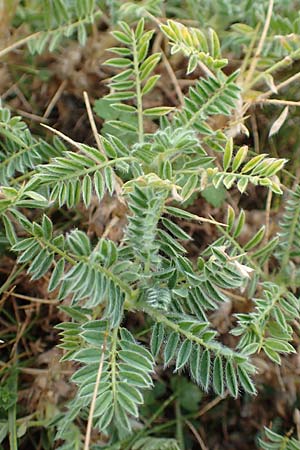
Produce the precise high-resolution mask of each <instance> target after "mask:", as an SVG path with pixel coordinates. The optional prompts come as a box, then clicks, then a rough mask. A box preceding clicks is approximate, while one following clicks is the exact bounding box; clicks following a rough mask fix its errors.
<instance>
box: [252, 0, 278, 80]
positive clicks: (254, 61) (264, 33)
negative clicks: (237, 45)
mask: <svg viewBox="0 0 300 450" xmlns="http://www.w3.org/2000/svg"><path fill="white" fill-rule="evenodd" d="M273 6H274V0H269V7H268V12H267V17H266V21H265V24H264V28H263V31H262V34H261V37H260V40H259V43H258V46H257V49H256V52H255V55H254V57H253V59H252V62H251V65H250V68H249V72H248V74H247V77H246V84H248V83H249V82H250V80H251V79H252V76H253V74H254V72H255V69H256V66H257V63H258V59H259V57H260V54H261V52H262V49H263V46H264V43H265V40H266V37H267V33H268V29H269V26H270V22H271V17H272V12H273Z"/></svg>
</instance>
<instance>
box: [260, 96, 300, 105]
mask: <svg viewBox="0 0 300 450" xmlns="http://www.w3.org/2000/svg"><path fill="white" fill-rule="evenodd" d="M254 103H267V104H269V105H279V106H281V105H288V106H300V102H297V101H293V100H280V99H277V98H271V99H267V98H258V99H257V100H255V102H254Z"/></svg>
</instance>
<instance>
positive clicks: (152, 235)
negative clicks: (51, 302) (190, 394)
mask: <svg viewBox="0 0 300 450" xmlns="http://www.w3.org/2000/svg"><path fill="white" fill-rule="evenodd" d="M59 4H61V2H59ZM77 6H78V5H77ZM88 6H89V8H91V7H92V6H93V5H92V4H91V3H88ZM161 31H162V32H163V33H164V34H165V35H166V36H167V37H168V39H169V41H170V44H171V47H172V52H173V53H177V52H183V53H184V55H185V56H187V57H188V59H189V61H188V64H187V71H188V73H192V72H194V71H195V70H196V68H197V67H198V66H200V68H201V69H202V70H204V72H205V75H206V76H205V77H202V78H200V79H199V80H197V82H196V83H195V85H194V86H192V87H190V89H189V91H188V94H187V95H186V96H185V97H184V102H183V105H182V107H179V108H173V107H169V106H163V105H157V106H155V107H153V106H152V107H151V108H148V107H146V106H145V103H146V102H145V99H146V98H147V96H148V95H149V93H150V92H151V91H152V89H154V88H155V86H156V83H158V81H159V75H158V74H156V73H155V68H156V66H157V64H158V62H159V60H160V57H161V54H160V52H157V53H151V45H150V44H151V39H152V37H153V34H154V31H153V30H150V31H149V30H147V29H145V22H144V19H140V20H139V22H138V24H137V25H136V27H135V28H134V29H133V28H130V27H129V25H128V24H127V23H126V22H121V23H120V25H119V29H118V30H115V31H114V32H113V36H114V37H115V39H116V41H118V43H117V44H116V47H113V48H111V49H110V51H111V52H113V53H114V54H115V55H116V57H113V58H110V59H108V61H107V62H106V65H107V66H108V67H110V68H111V69H112V70H115V71H116V73H114V74H113V75H112V77H111V78H110V80H109V82H108V87H109V90H110V92H109V94H107V96H106V97H105V102H108V104H109V106H110V108H111V109H112V110H116V111H118V112H120V111H121V112H123V113H126V114H129V115H132V117H134V118H135V119H134V120H135V122H134V121H133V122H131V121H128V120H123V117H122V116H120V115H118V116H117V117H115V118H113V119H112V120H108V121H107V125H109V126H110V127H111V130H113V129H116V130H118V132H121V135H117V134H112V133H113V132H112V131H111V132H110V133H106V134H105V136H102V135H98V134H97V135H96V138H97V143H98V146H97V147H96V148H94V147H91V146H89V145H86V144H84V143H80V142H75V141H73V140H72V139H71V138H68V137H66V136H64V135H62V134H61V133H58V134H59V135H60V137H61V138H62V139H64V140H65V141H66V142H67V143H68V144H69V145H70V146H71V147H73V149H72V150H70V149H68V147H67V146H66V145H65V144H63V142H62V140H61V139H59V138H55V139H54V141H53V144H50V143H48V142H46V141H45V140H42V139H37V138H35V137H33V136H32V135H31V133H30V131H29V130H28V128H27V127H26V125H25V124H24V122H22V121H21V119H20V118H18V117H11V115H10V112H9V110H8V109H7V108H4V107H2V108H1V110H0V118H1V123H0V133H1V134H2V135H3V136H4V140H3V143H2V151H1V155H0V156H1V166H0V169H1V182H2V184H3V186H2V187H1V199H0V214H1V218H2V221H3V234H4V235H5V237H6V245H7V248H8V249H9V251H11V252H15V253H16V254H18V259H17V261H18V263H19V264H23V265H25V266H26V268H27V272H28V274H29V275H30V277H31V280H38V279H40V278H42V277H45V276H48V277H49V285H48V290H49V292H52V291H55V290H57V292H58V294H57V297H58V299H59V300H61V301H65V302H64V304H63V305H62V306H61V307H60V308H61V310H62V311H63V312H64V313H65V314H66V315H68V316H69V318H70V320H69V321H67V322H63V323H61V324H59V325H57V327H56V328H57V329H58V330H60V335H61V343H60V345H59V347H60V348H61V349H62V350H63V357H62V360H69V361H74V362H75V363H76V369H77V370H76V371H75V372H74V374H73V375H72V377H71V381H72V382H74V383H75V384H76V385H77V392H76V395H75V397H74V399H73V400H72V401H71V402H70V403H69V405H68V411H67V412H66V413H65V414H64V416H63V417H58V418H56V419H55V421H54V422H53V423H52V425H53V426H55V427H56V428H57V436H56V437H57V439H62V440H65V443H64V444H62V446H61V447H60V448H61V449H68V448H82V446H83V445H84V448H85V449H88V448H89V445H90V440H91V428H92V427H95V428H97V429H98V430H99V431H100V432H101V433H102V434H104V435H106V436H107V440H108V441H109V444H108V445H110V446H111V447H110V448H113V445H115V448H121V447H120V446H119V447H118V445H119V444H118V443H119V442H124V441H126V440H127V439H129V440H130V439H131V437H132V435H131V433H132V431H133V432H136V430H137V429H138V426H137V421H138V418H139V406H140V405H141V404H142V403H143V392H144V390H145V389H150V388H152V387H153V373H154V371H155V363H156V361H159V362H160V363H162V364H163V365H164V367H167V366H172V368H173V369H174V372H181V371H183V370H185V369H186V370H188V371H189V372H190V374H191V378H192V379H193V380H194V381H195V382H196V383H197V384H198V385H199V386H200V387H201V388H202V389H203V390H204V391H213V392H215V393H216V394H218V395H220V396H224V395H225V393H227V391H228V393H229V394H230V395H231V396H232V397H234V398H236V397H238V395H239V393H240V392H246V393H248V394H255V393H256V392H257V389H256V387H255V385H254V382H253V380H252V378H253V377H254V376H255V372H256V368H255V366H254V364H253V362H252V360H251V356H252V355H253V354H255V353H259V352H260V351H261V350H263V351H264V353H265V354H266V356H267V357H269V358H270V359H271V360H272V361H275V362H276V363H279V364H280V354H289V353H292V352H295V349H294V347H293V346H292V344H291V342H292V338H293V336H292V334H293V328H292V324H293V322H294V321H295V320H299V318H300V307H299V304H298V300H297V298H296V296H295V294H294V293H293V291H292V287H293V286H294V285H292V284H291V283H290V279H291V278H290V276H289V275H290V272H289V271H290V270H292V268H293V265H292V263H291V264H290V266H289V265H287V262H290V261H292V260H293V258H294V256H295V255H296V254H297V252H296V253H294V248H295V247H297V236H298V228H299V214H298V213H297V214H296V215H295V216H292V215H291V208H293V205H294V203H293V202H297V199H298V196H299V193H298V189H297V190H296V191H295V192H294V193H292V194H291V200H290V201H289V203H288V206H287V210H286V213H285V214H284V220H283V222H282V226H281V231H280V232H279V234H278V236H275V237H274V238H273V239H269V238H268V235H267V234H266V230H265V227H262V228H260V229H259V230H258V231H257V232H256V233H254V235H253V236H251V237H250V238H249V239H248V240H247V242H246V243H243V244H242V243H241V242H240V236H241V232H242V231H243V228H244V225H245V220H246V215H245V213H244V211H243V210H241V211H239V212H238V214H236V213H235V212H234V210H233V208H231V207H228V214H227V220H226V223H221V222H218V221H217V220H214V219H213V218H211V217H199V216H197V215H195V214H193V213H191V212H189V211H187V210H185V209H184V208H183V207H182V205H185V204H186V202H187V201H190V200H191V199H192V198H193V196H196V195H200V194H201V193H202V192H203V191H204V190H205V189H206V188H207V187H211V186H213V187H214V188H217V189H218V188H219V187H220V186H222V187H223V188H224V189H226V190H227V191H228V190H230V189H231V188H233V187H236V189H237V192H238V193H240V194H243V193H244V192H246V190H247V188H248V187H249V185H254V186H260V187H265V188H267V189H269V191H270V192H273V193H275V194H279V195H280V194H282V189H281V184H280V180H279V178H278V176H277V174H278V173H279V172H280V170H281V169H282V168H283V166H284V164H285V163H286V160H285V159H283V158H273V157H269V155H268V154H265V153H263V154H257V155H255V156H253V155H252V154H251V153H250V152H249V150H248V147H247V146H244V145H243V146H241V147H239V146H237V145H234V141H233V138H231V137H229V136H230V135H232V127H233V125H232V123H231V122H230V119H231V117H232V116H233V114H234V113H235V112H236V111H238V110H239V109H240V104H241V101H242V100H241V96H242V91H241V88H240V87H239V86H238V84H237V77H238V72H233V73H232V74H230V75H226V74H225V72H224V71H223V70H222V69H223V68H224V67H225V65H226V62H227V61H226V60H225V59H223V58H222V57H221V51H220V45H219V41H218V37H217V35H216V33H214V32H210V33H209V35H208V36H206V35H205V33H202V32H200V31H199V30H197V29H193V28H187V27H184V26H183V25H181V24H179V23H176V22H174V21H168V22H167V24H164V25H162V26H161ZM47 39H48V38H47ZM45 40H46V38H45ZM41 48H42V46H41V43H40V44H39V47H38V48H36V50H39V51H40V50H41ZM98 107H99V104H98ZM99 108H100V114H101V105H100V107H99ZM167 116H168V117H167ZM219 116H224V117H225V118H226V122H225V126H223V125H222V126H220V127H213V126H212V125H211V119H212V118H216V117H219ZM149 122H151V126H153V123H154V124H155V125H156V130H155V131H154V132H153V131H149V128H148V126H149ZM135 124H136V125H135ZM48 128H49V127H48ZM50 130H52V131H53V132H55V130H53V129H50ZM122 133H123V134H122ZM124 134H125V135H129V136H130V139H129V140H127V139H126V140H125V141H123V140H122V136H123V135H124ZM16 148H17V151H16ZM32 149H34V151H32ZM104 196H117V197H119V199H120V201H122V202H123V203H125V204H126V207H127V214H126V217H127V226H126V228H125V230H124V235H123V237H122V239H121V241H120V242H114V241H113V240H111V239H107V238H105V237H102V238H100V239H98V240H90V238H89V237H88V235H87V233H86V232H85V230H84V229H73V230H69V232H68V233H67V234H63V233H62V232H61V231H60V230H59V229H58V228H57V227H56V226H55V220H51V217H50V216H51V214H53V209H54V210H55V211H58V210H59V209H62V208H63V207H64V208H67V209H68V210H71V209H73V208H75V207H76V206H77V205H78V204H79V203H81V202H82V203H83V204H84V206H85V207H86V208H88V207H89V206H90V204H91V201H92V200H94V199H95V198H96V199H97V202H101V201H102V200H103V198H104ZM29 208H32V209H34V213H33V216H30V217H29V216H28V211H27V210H28V209H29ZM182 219H184V220H185V221H191V222H193V221H194V222H198V223H204V222H207V223H209V224H211V226H213V227H215V228H216V230H217V231H218V233H219V237H218V238H217V239H216V240H215V241H214V242H212V243H211V244H210V245H209V246H207V247H206V248H205V249H204V250H203V252H202V253H201V254H199V256H198V259H197V260H196V261H191V260H190V259H189V258H188V250H187V248H188V242H189V241H190V240H191V237H190V235H189V234H188V233H187V232H186V231H185V230H184V229H183V227H182V226H181V220H182ZM273 252H275V255H277V263H276V264H277V266H276V268H275V269H274V271H271V272H270V273H269V272H268V271H267V270H263V269H262V267H263V265H264V264H266V263H267V262H268V261H269V260H270V258H271V255H272V253H273ZM232 289H236V290H239V291H240V292H246V295H247V294H248V295H249V297H250V298H251V299H253V302H254V308H253V310H252V311H251V312H249V313H244V314H238V315H237V316H236V319H237V326H236V327H235V328H234V329H233V330H232V334H234V335H235V336H239V337H240V338H239V342H238V344H237V346H236V348H231V347H229V346H228V345H225V344H223V343H222V342H221V341H220V339H219V338H218V333H217V331H216V330H215V329H214V327H213V326H212V324H211V320H210V315H209V313H210V312H211V311H215V310H217V309H218V308H219V305H220V304H222V303H223V302H226V301H228V300H229V296H230V293H231V290H232ZM256 297H258V298H256ZM129 314H136V315H138V314H139V315H143V317H144V320H145V323H146V327H145V330H146V332H147V339H145V341H146V343H141V342H139V339H138V337H137V335H136V330H134V329H133V330H132V329H128V328H127V327H126V322H125V320H126V318H127V317H128V315H129ZM148 344H149V345H148ZM79 418H81V419H82V420H85V421H87V432H86V435H85V443H83V439H82V436H81V434H80V429H79V425H78V424H79V421H78V420H79ZM70 430H73V432H72V433H70ZM268 437H270V436H268ZM276 442H277V441H275V443H276ZM291 442H292V441H291ZM120 445H121V444H120ZM128 445H129V444H128ZM178 445H179V444H178V443H177V442H176V441H174V440H173V439H167V438H166V439H165V438H156V437H149V436H147V437H144V436H142V437H140V439H138V440H137V441H136V442H134V444H133V446H132V448H133V449H136V450H138V449H139V448H145V449H147V448H148V449H163V448H169V449H171V448H174V449H177V448H179V447H178ZM264 448H268V447H264ZM287 448H289V447H287ZM290 448H292V447H290Z"/></svg>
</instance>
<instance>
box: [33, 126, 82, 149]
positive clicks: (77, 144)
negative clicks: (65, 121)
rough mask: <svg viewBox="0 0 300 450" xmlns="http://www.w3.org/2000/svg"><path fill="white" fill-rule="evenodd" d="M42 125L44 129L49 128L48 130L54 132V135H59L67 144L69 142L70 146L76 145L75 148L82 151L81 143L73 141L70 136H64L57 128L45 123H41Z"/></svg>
mask: <svg viewBox="0 0 300 450" xmlns="http://www.w3.org/2000/svg"><path fill="white" fill-rule="evenodd" d="M40 125H41V126H42V127H44V128H47V130H49V131H52V133H54V134H57V136H59V137H60V138H62V139H64V140H65V141H66V142H69V144H71V145H74V147H76V148H78V150H82V148H81V147H80V144H79V142H76V141H73V139H71V138H69V137H68V136H66V135H65V134H63V133H62V132H61V131H58V130H56V129H55V128H52V127H49V125H46V124H44V123H41V124H40Z"/></svg>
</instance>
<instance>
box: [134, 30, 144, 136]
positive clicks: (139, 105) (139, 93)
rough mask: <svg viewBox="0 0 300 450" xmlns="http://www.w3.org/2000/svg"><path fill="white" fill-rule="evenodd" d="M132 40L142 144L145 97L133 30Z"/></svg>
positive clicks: (139, 129) (139, 134)
mask: <svg viewBox="0 0 300 450" xmlns="http://www.w3.org/2000/svg"><path fill="white" fill-rule="evenodd" d="M132 42H133V65H134V75H135V86H136V102H137V114H138V137H139V143H140V144H141V143H142V142H143V141H144V119H143V97H142V90H141V80H140V72H139V60H138V50H137V45H136V38H135V35H134V32H133V31H132Z"/></svg>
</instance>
